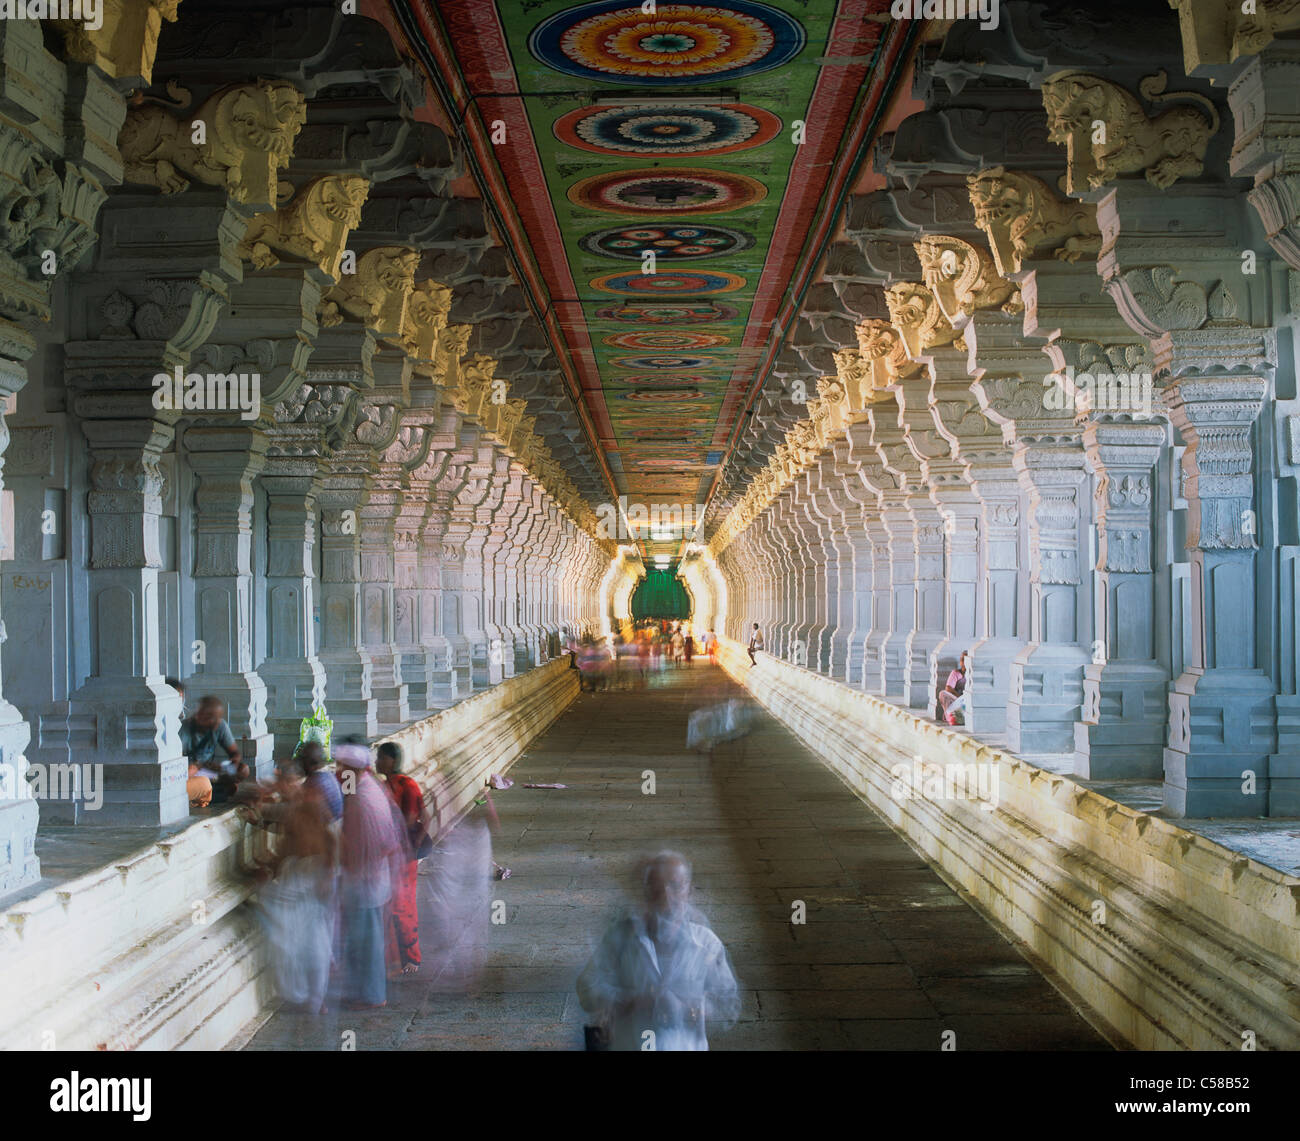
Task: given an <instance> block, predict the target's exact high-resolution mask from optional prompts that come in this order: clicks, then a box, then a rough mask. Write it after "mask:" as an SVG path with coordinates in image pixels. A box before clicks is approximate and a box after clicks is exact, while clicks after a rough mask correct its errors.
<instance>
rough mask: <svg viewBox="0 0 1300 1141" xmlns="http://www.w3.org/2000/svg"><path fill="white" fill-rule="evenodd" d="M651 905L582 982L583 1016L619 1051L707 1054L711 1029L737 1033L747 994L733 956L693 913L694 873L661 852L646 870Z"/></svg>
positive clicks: (606, 945)
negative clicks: (739, 981) (731, 1028)
mask: <svg viewBox="0 0 1300 1141" xmlns="http://www.w3.org/2000/svg"><path fill="white" fill-rule="evenodd" d="M642 883H643V885H644V888H645V904H644V906H643V907H642V908H639V909H637V910H635V911H633V912H632V913H631V914H629V915H627V916H625V917H624V918H622V919H619V920H617V921H616V922H615V923H613V924H612V925H611V926H610V928H609V929H608V930H607V931H606V932H605V934H604V937H603V938H602V939H601V941H600V945H599V946H598V947H597V948H596V951H595V953H594V954H593V955H592V956H591V960H590V961H589V962H588V963H587V965H586V967H585V968H584V969H583V972H582V974H581V976H580V977H579V978H578V998H579V999H580V1000H581V1002H582V1008H583V1009H584V1010H586V1011H588V1012H589V1013H591V1014H592V1015H594V1016H595V1018H596V1020H597V1021H598V1023H599V1024H600V1025H602V1026H603V1027H604V1028H605V1029H606V1030H607V1031H608V1034H609V1045H610V1049H612V1050H707V1049H708V1048H709V1042H708V1038H707V1037H706V1034H705V1029H706V1025H707V1024H709V1023H712V1024H713V1025H718V1024H719V1023H722V1024H724V1025H730V1024H731V1023H732V1022H734V1021H735V1019H736V1016H737V1014H738V1013H739V1007H740V988H739V984H737V982H736V976H735V975H734V974H733V973H732V971H731V963H730V962H729V960H728V959H727V952H726V949H725V948H724V947H723V945H722V940H720V939H719V938H718V937H717V936H716V935H715V934H714V933H713V932H712V931H711V930H710V929H709V925H708V923H707V922H706V921H705V919H704V916H703V915H701V914H700V913H699V912H698V911H697V910H696V909H695V908H693V907H691V906H690V903H689V899H690V892H691V866H690V864H688V863H687V862H686V860H685V859H684V858H683V857H682V856H680V855H678V854H677V853H676V852H660V853H659V855H657V856H655V857H654V858H653V859H651V860H648V861H646V864H645V865H644V868H643V870H642Z"/></svg>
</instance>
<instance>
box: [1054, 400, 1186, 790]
mask: <svg viewBox="0 0 1300 1141" xmlns="http://www.w3.org/2000/svg"><path fill="white" fill-rule="evenodd" d="M1167 434H1168V428H1167V426H1166V424H1165V423H1164V421H1163V420H1155V421H1150V422H1148V423H1145V424H1144V423H1136V422H1134V421H1132V420H1128V419H1126V418H1124V417H1122V416H1113V415H1110V416H1107V415H1103V416H1098V417H1095V418H1093V419H1090V420H1089V421H1088V423H1087V424H1086V426H1085V428H1084V433H1083V440H1084V447H1085V448H1086V449H1087V455H1088V465H1089V468H1090V470H1091V471H1092V473H1093V475H1094V477H1095V479H1096V492H1095V496H1096V506H1095V509H1094V512H1093V517H1094V520H1095V522H1096V526H1097V567H1096V574H1095V575H1094V576H1093V594H1094V600H1093V613H1094V616H1095V617H1094V623H1093V625H1094V637H1095V640H1094V643H1093V655H1092V661H1091V662H1090V663H1089V664H1088V665H1087V666H1085V667H1084V683H1083V713H1082V719H1081V721H1080V722H1079V723H1078V724H1077V725H1076V726H1075V740H1076V749H1075V768H1074V771H1075V772H1076V773H1077V774H1078V775H1079V776H1082V777H1089V778H1092V779H1096V780H1106V779H1113V778H1116V777H1119V778H1128V777H1146V778H1152V777H1156V778H1158V777H1160V775H1161V774H1162V772H1163V771H1164V755H1163V754H1164V739H1165V720H1166V702H1165V688H1166V686H1167V685H1168V681H1169V677H1168V674H1167V673H1166V671H1165V670H1164V669H1162V668H1161V667H1160V666H1159V664H1158V663H1157V660H1156V651H1157V647H1156V638H1155V634H1156V631H1155V607H1156V583H1155V575H1154V573H1153V562H1152V557H1151V555H1152V542H1153V536H1152V524H1153V508H1154V506H1155V499H1156V490H1155V486H1154V479H1155V466H1156V464H1157V462H1158V461H1159V459H1160V455H1161V453H1162V452H1163V451H1164V448H1165V445H1166V436H1167Z"/></svg>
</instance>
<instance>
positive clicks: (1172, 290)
mask: <svg viewBox="0 0 1300 1141" xmlns="http://www.w3.org/2000/svg"><path fill="white" fill-rule="evenodd" d="M1182 199H1183V201H1184V202H1185V203H1186V205H1187V212H1186V215H1185V217H1186V223H1185V229H1184V235H1183V236H1182V237H1181V238H1179V239H1178V240H1176V241H1174V240H1170V239H1166V242H1165V244H1164V246H1163V250H1162V252H1164V253H1165V255H1166V256H1168V254H1177V255H1179V261H1178V269H1177V270H1175V269H1174V268H1173V267H1172V266H1165V265H1156V266H1151V265H1150V264H1149V259H1150V252H1149V251H1150V248H1151V244H1152V237H1151V235H1152V234H1153V233H1158V232H1159V228H1160V227H1162V224H1163V218H1164V216H1165V214H1166V213H1167V205H1166V201H1165V196H1163V195H1157V194H1156V193H1155V192H1154V191H1152V190H1151V189H1150V188H1148V187H1147V186H1145V185H1141V184H1134V183H1131V182H1121V183H1119V184H1118V185H1117V186H1116V187H1115V189H1113V190H1111V191H1109V192H1108V193H1106V194H1105V195H1104V197H1102V199H1101V201H1100V202H1099V204H1098V220H1099V222H1100V224H1101V229H1102V234H1103V238H1104V245H1103V249H1102V254H1101V257H1100V259H1099V262H1098V266H1099V269H1100V271H1101V273H1102V277H1103V280H1104V281H1105V284H1106V288H1107V290H1108V291H1109V293H1110V295H1111V297H1112V299H1113V300H1114V301H1115V304H1116V306H1117V308H1118V309H1119V312H1120V313H1121V315H1122V316H1123V317H1124V319H1125V320H1126V321H1127V322H1128V323H1129V325H1130V326H1131V327H1132V328H1133V329H1134V330H1135V331H1136V332H1138V333H1140V334H1142V335H1143V336H1144V337H1146V338H1147V339H1148V340H1149V342H1150V345H1151V350H1152V354H1153V358H1154V365H1155V373H1156V379H1157V381H1158V382H1160V383H1161V384H1162V385H1163V399H1164V403H1165V406H1166V407H1167V408H1168V410H1169V418H1170V420H1171V421H1172V423H1173V425H1174V427H1175V428H1176V429H1177V431H1178V432H1179V433H1180V435H1181V437H1182V442H1183V445H1184V447H1185V450H1184V452H1183V458H1182V472H1183V496H1184V498H1185V499H1186V500H1187V526H1186V530H1187V536H1186V546H1187V557H1188V562H1189V564H1190V565H1189V571H1190V577H1189V595H1190V596H1189V597H1185V598H1183V599H1182V600H1181V601H1179V600H1176V603H1177V606H1176V613H1177V614H1179V615H1180V616H1181V621H1182V624H1183V629H1184V644H1185V646H1186V651H1187V652H1186V655H1185V660H1184V661H1183V663H1182V664H1183V670H1182V673H1181V674H1180V675H1179V676H1178V677H1177V678H1176V679H1175V681H1174V682H1173V685H1172V686H1171V688H1170V694H1169V710H1170V717H1169V736H1168V741H1167V747H1166V749H1165V753H1164V770H1165V784H1164V794H1165V807H1166V808H1167V809H1168V810H1169V811H1170V812H1171V813H1173V814H1175V815H1179V816H1255V815H1261V814H1265V813H1267V812H1268V811H1269V807H1270V806H1269V777H1270V761H1271V758H1272V755H1273V754H1274V752H1275V749H1276V741H1277V733H1278V727H1277V721H1276V718H1277V707H1276V703H1275V701H1274V694H1275V692H1276V688H1275V683H1274V680H1273V676H1272V672H1271V665H1272V659H1273V646H1272V640H1273V637H1274V633H1273V623H1272V621H1271V619H1270V618H1269V617H1268V615H1269V611H1270V607H1269V606H1268V605H1267V603H1266V601H1265V599H1266V597H1267V596H1266V595H1265V594H1264V591H1265V590H1271V589H1272V587H1271V585H1269V584H1271V581H1272V579H1271V571H1269V570H1267V569H1266V567H1267V560H1261V556H1260V551H1259V547H1260V542H1261V539H1262V538H1263V539H1265V540H1266V541H1268V542H1269V543H1271V542H1272V525H1271V519H1272V517H1273V512H1274V507H1273V500H1274V497H1275V496H1276V494H1277V490H1276V487H1275V485H1274V484H1273V481H1271V480H1269V479H1267V478H1265V477H1264V474H1263V473H1259V474H1257V467H1256V465H1257V462H1258V460H1257V455H1256V442H1255V438H1256V428H1255V421H1256V419H1257V418H1258V417H1259V415H1260V413H1261V411H1262V409H1263V408H1264V406H1265V402H1266V401H1267V399H1268V395H1269V392H1270V389H1271V386H1272V379H1273V370H1274V369H1275V368H1276V364H1277V347H1276V340H1275V334H1274V331H1273V330H1272V329H1271V328H1269V327H1268V324H1269V320H1270V310H1269V307H1268V299H1267V288H1268V282H1267V278H1266V276H1265V275H1256V276H1255V277H1253V278H1251V277H1248V276H1243V275H1241V274H1240V270H1241V264H1242V263H1241V250H1242V249H1243V248H1244V247H1245V244H1246V243H1245V241H1244V239H1243V234H1242V229H1241V228H1242V226H1243V222H1244V218H1245V217H1248V215H1246V216H1244V217H1243V215H1241V214H1239V213H1238V212H1239V211H1240V210H1241V209H1242V208H1241V206H1240V205H1238V204H1235V203H1232V204H1230V203H1227V202H1225V201H1224V197H1223V195H1222V193H1220V192H1219V191H1218V190H1217V188H1206V189H1205V190H1204V191H1198V192H1196V193H1195V194H1192V193H1191V192H1187V191H1185V192H1184V193H1183V195H1182ZM1171 247H1172V248H1171ZM1257 497H1258V498H1259V502H1258V503H1257V502H1256V500H1257ZM1261 520H1265V521H1268V522H1266V523H1262V522H1261ZM1283 765H1284V766H1285V762H1283Z"/></svg>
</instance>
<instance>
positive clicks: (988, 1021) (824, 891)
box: [236, 663, 1107, 1050]
mask: <svg viewBox="0 0 1300 1141" xmlns="http://www.w3.org/2000/svg"><path fill="white" fill-rule="evenodd" d="M656 680H657V681H658V682H659V684H654V685H652V686H651V687H650V688H648V689H646V690H640V691H631V692H627V691H624V692H611V693H599V694H594V695H588V694H584V695H583V696H581V697H579V698H578V699H577V701H576V702H575V703H574V704H573V705H572V706H571V707H570V708H569V709H568V711H566V712H565V713H564V714H563V716H561V717H560V718H559V720H558V721H557V722H556V723H555V725H554V726H553V727H552V728H551V729H550V730H549V731H548V732H547V733H546V734H545V735H543V736H542V737H540V738H539V739H538V740H537V741H536V742H534V744H533V747H532V748H531V749H530V750H529V752H528V753H527V754H525V756H524V757H522V758H521V759H520V761H519V762H518V763H517V764H516V765H515V766H514V768H513V769H511V771H510V776H511V777H512V778H513V779H514V781H515V782H516V783H515V787H514V788H512V789H509V790H506V791H501V792H498V793H496V794H495V796H494V803H495V806H496V809H497V812H498V814H499V818H500V831H499V833H498V835H497V838H496V841H495V845H494V853H493V854H494V856H495V858H496V860H498V861H500V862H501V863H503V864H506V865H508V866H509V867H510V868H511V870H512V875H511V876H510V878H508V879H505V880H501V881H497V882H494V883H493V884H492V885H491V896H492V898H493V899H494V900H498V899H499V900H501V901H503V902H504V904H505V912H504V913H505V916H506V919H507V922H505V923H504V924H503V925H499V926H490V927H486V928H485V930H486V931H487V932H488V935H487V939H488V944H489V945H488V946H487V948H486V953H487V959H486V967H485V969H484V970H483V972H482V974H481V976H480V977H479V978H478V981H477V985H475V986H474V987H473V988H472V989H471V990H470V991H469V992H468V993H466V992H465V989H464V987H460V988H458V987H456V985H455V984H453V983H451V982H450V981H448V980H446V979H440V978H439V977H438V975H437V964H436V962H434V961H433V959H432V958H431V957H429V956H427V955H426V962H425V966H424V968H423V970H422V972H421V973H420V974H419V975H417V976H414V977H413V978H412V979H410V980H403V981H399V982H395V983H391V984H390V985H389V1006H388V1007H387V1008H386V1009H384V1010H380V1011H374V1012H369V1013H366V1014H363V1015H358V1014H343V1015H340V1014H337V1013H330V1014H326V1015H322V1016H317V1017H311V1016H307V1015H300V1014H291V1013H287V1012H278V1013H274V1014H272V1015H271V1016H270V1017H269V1018H268V1019H266V1020H265V1021H264V1022H262V1024H261V1025H258V1026H252V1027H249V1028H247V1030H246V1032H245V1034H244V1035H243V1036H242V1037H241V1039H240V1040H239V1041H238V1042H237V1043H236V1045H242V1046H245V1047H246V1048H250V1049H295V1048H303V1049H313V1048H315V1049H339V1048H340V1044H341V1043H343V1042H344V1041H345V1037H344V1035H345V1034H346V1032H348V1031H352V1032H353V1033H354V1034H355V1047H356V1048H357V1049H414V1050H453V1049H518V1048H526V1049H558V1050H571V1049H581V1048H582V1027H583V1023H584V1016H583V1012H582V1010H581V1008H580V1007H579V1005H578V1001H577V996H576V994H575V993H574V981H575V979H576V977H577V975H578V972H579V971H580V970H581V968H582V966H583V964H584V963H585V961H586V959H587V957H588V955H589V953H590V950H591V947H592V945H593V943H594V941H595V939H596V937H597V936H598V935H599V933H600V931H601V930H602V929H603V926H604V924H605V923H606V922H607V921H608V919H609V918H610V917H611V915H612V914H613V913H614V910H615V909H616V908H617V906H618V905H619V903H620V901H621V900H623V899H624V898H625V896H624V894H623V892H624V885H625V883H626V882H627V880H628V873H629V872H630V870H631V867H632V865H633V863H634V861H635V860H636V858H637V857H638V856H639V855H641V854H643V853H648V852H652V851H654V850H656V849H659V848H662V847H672V848H676V849H679V850H680V851H682V852H683V853H685V854H686V855H687V857H688V858H689V859H691V860H692V861H693V862H694V865H695V879H696V903H697V904H698V905H699V906H700V907H701V908H702V910H703V911H704V912H705V913H706V915H707V916H708V917H709V919H710V920H711V922H712V924H713V926H714V928H715V930H716V931H717V933H718V934H719V936H720V937H721V938H722V940H723V942H724V943H725V944H726V946H727V948H728V950H729V952H730V954H731V958H732V962H733V964H734V968H735V972H736V975H737V977H738V978H739V980H740V984H741V988H742V991H743V994H744V1006H743V1012H742V1015H741V1019H740V1021H739V1022H738V1023H737V1024H736V1025H735V1026H734V1027H733V1028H732V1029H731V1030H729V1031H726V1032H718V1033H714V1034H712V1035H711V1044H712V1046H713V1048H714V1049H736V1050H759V1049H766V1050H780V1049H795V1050H819V1049H820V1050H827V1049H866V1050H891V1049H892V1050H938V1049H939V1048H940V1043H941V1037H942V1035H943V1034H944V1032H945V1031H954V1032H955V1034H956V1047H957V1049H959V1050H998V1049H1010V1050H1104V1049H1106V1048H1107V1045H1106V1043H1105V1041H1104V1040H1103V1039H1102V1038H1101V1037H1100V1036H1099V1035H1098V1034H1097V1032H1096V1031H1094V1030H1093V1029H1092V1028H1091V1027H1090V1026H1089V1025H1088V1024H1087V1023H1086V1022H1085V1021H1084V1020H1083V1018H1081V1017H1080V1016H1079V1015H1078V1014H1077V1013H1076V1012H1075V1011H1074V1010H1073V1009H1072V1008H1071V1007H1070V1005H1069V1004H1068V1003H1067V1002H1066V1001H1065V1000H1064V999H1063V998H1062V997H1061V995H1060V994H1059V993H1058V992H1057V991H1056V990H1054V989H1053V988H1052V987H1051V986H1050V985H1049V984H1048V983H1047V982H1046V981H1045V979H1044V978H1043V977H1042V976H1041V975H1040V974H1039V973H1038V972H1037V971H1036V970H1035V969H1034V968H1033V967H1032V966H1031V965H1030V964H1029V963H1028V962H1027V961H1026V960H1025V959H1024V958H1023V957H1022V956H1021V955H1020V954H1019V952H1018V951H1017V950H1016V948H1015V947H1014V946H1012V945H1011V944H1010V943H1008V942H1007V941H1006V940H1005V939H1004V938H1003V937H1002V936H1001V935H999V934H998V933H997V932H995V931H994V930H993V929H992V928H991V927H990V926H989V925H988V924H987V923H986V922H985V921H984V920H983V919H982V918H981V917H980V916H979V915H978V914H976V912H975V911H973V910H972V909H971V908H970V907H969V906H967V905H966V904H965V903H964V902H962V900H961V899H959V898H958V897H957V895H956V894H954V893H953V892H952V891H951V890H950V889H949V888H948V887H947V886H946V885H945V884H944V883H943V881H942V880H940V878H939V877H938V876H937V875H936V874H935V873H934V872H933V871H932V870H931V869H930V868H929V867H928V866H927V865H926V864H925V862H924V861H923V860H922V859H921V858H920V857H919V856H917V855H916V853H915V852H913V851H912V849H911V848H909V847H908V846H907V845H906V844H905V843H904V842H903V841H902V840H901V839H899V837H898V836H897V835H896V834H895V833H894V832H892V831H891V830H890V829H889V828H888V827H887V826H886V825H885V824H884V823H882V822H881V821H880V820H879V819H878V818H877V817H876V816H874V815H873V814H872V812H871V811H870V810H869V809H868V808H867V807H865V806H864V805H863V804H862V803H861V802H860V801H859V800H858V799H857V798H856V797H855V796H854V795H853V794H852V793H851V792H850V791H849V790H848V789H847V788H846V787H845V786H844V785H843V784H841V783H840V781H839V780H838V779H837V778H836V777H835V776H834V775H833V774H832V773H830V772H829V771H828V770H827V769H826V768H824V767H823V766H822V765H821V764H820V763H819V761H818V760H817V758H816V757H815V756H814V755H813V754H812V753H811V752H809V751H808V750H807V749H805V748H804V747H803V746H802V745H800V744H799V743H798V742H797V741H796V740H795V738H794V737H793V736H792V735H791V734H790V733H788V732H787V731H786V730H785V729H784V728H783V727H782V726H781V725H780V724H779V723H777V722H776V721H775V720H774V719H773V718H771V717H770V716H768V715H767V714H765V713H763V712H762V711H761V710H757V707H755V710H756V715H757V727H756V729H755V731H754V732H753V733H752V734H751V735H750V736H749V737H748V738H747V739H745V740H743V741H740V742H736V743H733V744H730V745H726V746H722V747H720V748H719V749H718V750H717V752H716V754H715V756H714V758H713V761H712V762H711V763H709V762H708V761H707V760H703V759H701V758H700V757H698V756H696V755H695V754H693V753H689V752H687V751H686V750H685V747H684V741H685V737H686V722H687V717H688V716H689V713H690V711H691V710H693V709H695V708H697V707H699V706H700V705H702V704H706V703H709V702H712V701H716V700H718V699H720V698H722V697H724V696H737V695H741V694H742V691H741V690H740V688H739V687H738V686H736V685H734V683H732V682H731V681H730V680H729V679H727V678H726V676H725V675H724V674H723V673H722V671H721V670H719V669H717V668H711V667H708V666H707V665H706V666H701V665H699V664H698V663H697V664H696V665H695V666H694V667H693V668H691V669H689V670H688V669H679V670H670V671H668V672H667V673H666V674H664V675H662V676H661V678H659V679H656ZM645 770H652V771H653V773H654V782H655V792H654V794H653V795H647V794H646V793H644V792H643V791H642V788H643V783H644V781H645V779H646V778H645V777H644V776H643V773H644V772H645ZM525 782H561V783H563V784H565V785H567V786H568V787H567V788H565V789H560V790H540V789H526V788H523V787H522V785H523V784H524V783H525ZM423 887H424V884H423V882H422V888H423ZM797 900H802V901H803V902H804V904H805V905H806V911H807V922H806V923H805V924H803V925H792V923H791V916H792V906H793V904H794V902H795V901H797ZM425 904H426V900H425V899H424V898H423V895H422V900H421V912H422V923H423V924H425V925H426V929H427V924H428V915H427V908H426V906H425Z"/></svg>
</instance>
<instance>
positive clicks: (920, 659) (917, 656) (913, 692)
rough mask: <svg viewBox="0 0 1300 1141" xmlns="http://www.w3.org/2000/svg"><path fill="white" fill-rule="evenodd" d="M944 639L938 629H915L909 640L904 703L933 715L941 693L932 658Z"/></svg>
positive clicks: (930, 715)
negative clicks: (935, 681)
mask: <svg viewBox="0 0 1300 1141" xmlns="http://www.w3.org/2000/svg"><path fill="white" fill-rule="evenodd" d="M942 641H943V632H942V631H938V630H915V631H913V632H912V636H911V637H910V638H908V640H907V677H906V678H905V679H904V681H903V704H904V705H906V706H907V707H908V708H909V709H917V710H920V711H921V713H922V714H924V715H925V716H927V717H933V716H934V712H935V709H936V708H937V706H938V702H939V694H938V691H937V690H936V689H935V687H934V669H933V666H932V664H931V658H932V656H933V654H934V651H935V650H936V649H938V647H939V644H940V643H941V642H942Z"/></svg>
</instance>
